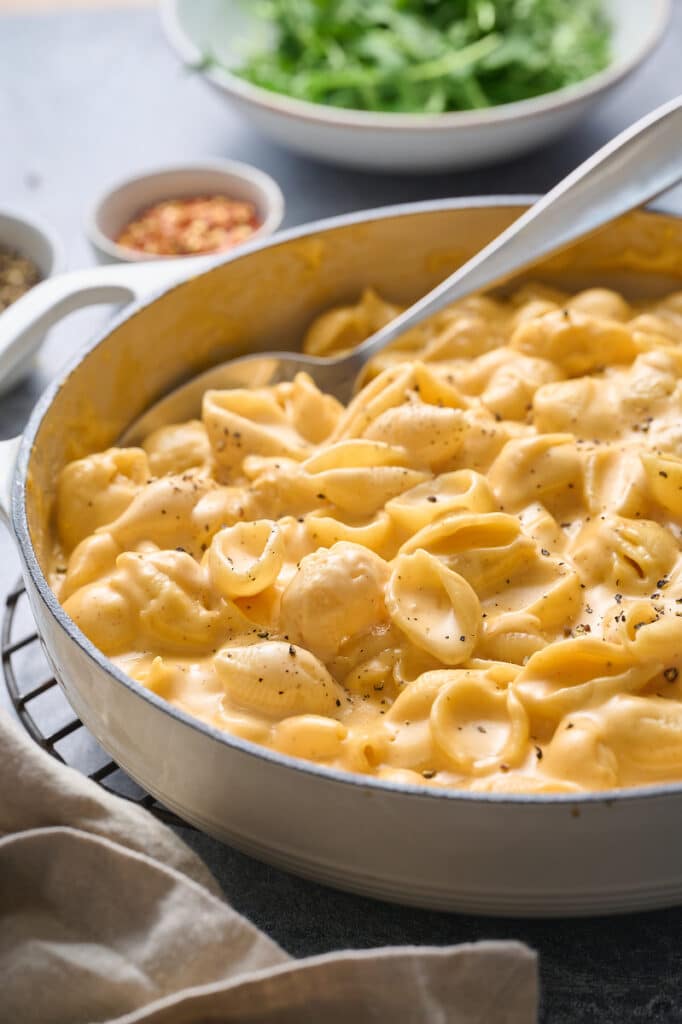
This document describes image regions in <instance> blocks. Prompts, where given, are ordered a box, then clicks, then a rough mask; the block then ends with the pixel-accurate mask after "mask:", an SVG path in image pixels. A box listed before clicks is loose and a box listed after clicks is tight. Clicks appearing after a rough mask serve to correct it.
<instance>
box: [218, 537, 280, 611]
mask: <svg viewBox="0 0 682 1024" xmlns="http://www.w3.org/2000/svg"><path fill="white" fill-rule="evenodd" d="M283 560H284V541H283V539H282V532H281V530H280V529H279V527H278V525H277V523H274V522H271V521H270V520H267V519H257V520H254V521H253V522H251V523H236V524H235V525H234V526H228V527H227V529H225V530H221V531H220V532H219V533H217V534H216V535H215V537H214V538H213V541H212V543H211V547H210V548H209V551H208V568H209V572H210V574H211V580H212V581H213V583H214V585H215V587H216V588H217V590H218V591H219V592H220V593H221V594H223V595H224V596H225V597H228V598H235V597H250V596H251V595H253V594H259V593H261V591H263V590H265V589H266V588H267V587H269V586H271V585H272V584H273V583H274V582H275V580H276V579H277V577H278V575H279V571H280V569H281V568H282V562H283Z"/></svg>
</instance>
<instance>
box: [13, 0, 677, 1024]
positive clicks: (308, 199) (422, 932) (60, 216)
mask: <svg viewBox="0 0 682 1024" xmlns="http://www.w3.org/2000/svg"><path fill="white" fill-rule="evenodd" d="M641 2H642V3H646V0H641ZM681 91H682V0H676V4H675V12H674V18H673V22H672V24H671V27H670V29H669V31H668V33H667V36H666V39H665V41H664V43H663V45H662V46H661V47H660V49H659V50H658V51H657V53H656V54H655V56H654V57H653V58H652V59H651V60H649V62H648V63H647V64H646V66H645V67H644V68H643V69H641V70H640V71H638V72H637V73H636V74H635V75H633V76H632V77H631V78H630V79H629V80H628V81H627V82H626V83H625V84H624V85H623V86H621V87H620V88H618V89H617V90H616V91H615V92H613V93H612V94H611V95H610V96H609V97H608V98H607V99H606V100H605V101H604V102H603V103H602V105H601V106H600V107H599V108H598V110H597V111H595V112H594V113H593V114H592V115H590V116H589V118H587V119H586V120H585V121H584V122H583V123H582V124H581V125H580V126H579V127H578V128H576V129H575V130H574V131H573V132H572V133H571V134H570V135H568V136H566V137H565V138H564V139H563V140H562V141H559V142H557V143H553V144H552V145H551V146H547V147H545V148H544V149H542V150H539V151H538V152H536V153H534V154H532V155H531V156H529V157H526V158H523V159H519V160H515V161H513V162H511V163H507V164H504V165H501V166H498V167H495V168H489V169H484V170H480V171H472V172H468V173H459V174H438V175H433V176H419V177H414V176H401V177H396V176H390V175H373V174H363V173H359V172H350V171H345V170H342V169H337V168H333V167H327V166H323V165H321V164H318V163H314V162H312V161H307V160H304V159H302V158H299V157H296V156H293V155H291V154H289V153H287V152H285V151H284V150H282V149H280V148H277V147H275V146H274V145H272V144H270V143H269V142H267V141H266V140H265V139H262V138H261V137H259V136H258V135H256V134H255V133H254V132H253V131H252V130H251V128H250V127H249V125H248V123H247V122H245V121H242V120H240V119H238V117H237V116H236V115H235V114H233V113H232V111H231V110H230V109H229V107H227V106H226V105H225V104H224V103H223V101H222V100H221V99H220V98H219V97H218V96H215V95H213V94H212V93H211V92H210V91H209V90H208V89H207V88H206V87H205V85H204V84H203V83H202V82H201V81H200V80H199V79H198V78H196V77H195V76H192V75H189V74H187V73H186V72H184V71H183V70H182V69H181V68H180V67H179V66H178V63H177V61H176V59H175V57H174V55H173V54H172V53H170V51H169V50H168V49H167V47H166V44H165V42H164V41H163V39H162V37H161V34H160V31H159V26H158V23H157V18H156V14H155V12H154V11H151V10H139V11H116V12H115V11H105V12H99V13H94V12H93V13H81V12H70V13H63V14H55V15H9V16H8V15H5V16H0V206H13V207H17V208H20V209H21V208H23V209H24V210H26V211H28V212H33V213H35V214H39V215H40V216H42V217H43V218H44V219H45V220H47V221H49V222H50V223H51V224H52V225H53V226H54V228H55V229H56V230H57V232H58V233H59V234H60V235H61V237H62V240H63V242H64V246H65V253H66V261H67V264H68V266H69V267H71V268H75V267H80V266H84V265H87V264H89V263H92V262H93V260H92V255H91V253H90V251H89V249H88V246H87V243H86V241H85V239H84V237H83V232H82V229H81V225H82V223H83V218H84V216H85V213H86V211H87V209H88V207H89V205H90V203H91V202H92V201H93V200H94V198H95V197H96V195H97V194H98V193H99V192H100V191H101V190H102V189H103V188H104V187H105V186H106V185H107V183H109V182H111V181H113V180H116V179H117V178H119V177H123V176H125V175H127V174H128V173H131V172H134V171H137V170H138V169H142V168H146V167H153V166H155V165H160V164H163V163H165V162H169V161H177V160H180V159H184V158H192V157H200V156H225V157H234V158H236V159H240V160H247V161H249V162H251V163H254V164H256V165H258V166H260V167H262V168H263V169H265V170H267V171H269V172H270V173H271V174H273V175H274V176H275V178H277V180H278V181H279V182H280V184H281V186H282V188H283V190H284V193H285V195H286V200H287V217H286V222H285V223H286V224H287V225H294V224H299V223H302V222H304V221H308V220H312V219H315V218H317V217H322V216H327V215H331V214H337V213H342V212H345V211H349V210H355V209H362V208H370V207H373V206H380V205H384V204H388V203H395V202H402V201H408V200H416V199H426V198H436V197H440V196H456V195H460V196H461V195H476V194H509V193H533V192H543V191H546V190H547V189H548V188H549V187H551V186H552V185H553V184H554V183H555V182H556V181H557V180H558V179H559V178H561V177H562V176H563V175H564V174H565V173H566V172H567V171H569V170H570V169H571V168H572V167H574V166H575V165H576V164H578V163H579V162H580V161H581V160H582V159H584V158H585V157H586V156H587V155H589V153H590V152H592V151H593V150H594V149H596V148H597V147H598V146H599V145H601V144H602V143H603V142H604V141H605V140H606V139H608V138H609V137H610V136H612V135H613V134H615V133H616V132H617V131H619V130H620V129H621V128H623V127H624V126H625V125H626V124H628V123H629V122H630V121H632V120H634V119H635V118H636V117H638V116H640V115H641V114H643V113H645V112H647V111H648V110H650V109H652V108H653V107H654V106H656V105H657V104H659V103H661V102H663V101H664V100H666V99H669V98H670V97H672V96H674V95H676V94H677V93H679V92H681ZM660 205H665V206H667V207H668V208H673V209H677V210H682V189H677V190H676V191H675V192H672V193H670V194H669V195H668V196H666V197H664V199H663V200H661V201H660ZM107 315H108V312H107V311H106V310H102V309H100V310H98V311H96V312H93V311H92V310H91V311H88V312H80V313H76V314H73V315H72V316H71V317H70V318H69V319H68V320H67V321H65V322H64V324H62V325H60V326H59V327H57V328H55V329H54V330H53V331H52V333H51V335H50V337H49V339H48V342H47V345H46V346H45V348H44V350H43V353H42V356H41V360H40V365H39V367H38V369H37V371H36V373H35V374H34V375H33V377H32V378H31V379H30V380H28V381H26V382H25V383H24V384H22V385H21V386H20V387H18V388H16V389H15V391H13V392H12V393H11V394H10V395H8V396H3V397H2V398H0V437H9V436H11V435H13V434H16V433H18V432H20V431H21V429H22V426H23V424H24V423H25V421H26V419H27V417H28V415H29V413H30V410H31V408H32V406H33V404H34V402H35V400H36V398H37V397H38V395H39V394H40V392H41V390H42V389H43V387H44V386H45V384H46V383H47V381H49V380H50V378H51V377H52V376H53V375H54V374H55V372H56V371H57V370H58V368H59V366H60V365H61V364H62V362H63V361H64V360H65V359H66V358H67V357H68V356H69V355H70V354H71V353H72V352H74V351H75V350H76V349H77V348H78V347H79V346H81V345H82V344H83V343H84V342H85V341H86V340H87V338H88V336H89V335H90V334H91V332H92V331H93V330H95V329H96V328H97V327H98V326H99V325H101V324H102V323H103V321H104V319H105V318H106V316H107ZM18 571H19V568H18V560H17V557H16V554H15V552H14V550H13V548H12V545H11V543H10V542H9V538H8V537H7V536H6V534H5V533H4V531H2V530H0V602H1V601H2V600H3V598H4V596H5V594H6V593H7V592H8V590H9V588H10V586H11V585H12V583H13V582H14V581H15V580H16V578H17V576H18ZM182 834H183V836H184V838H185V839H186V840H187V842H188V843H189V844H190V845H191V846H193V847H194V848H195V849H196V850H197V852H198V853H199V854H200V855H201V856H203V857H204V858H205V860H206V861H207V863H208V864H209V866H210V867H211V868H212V870H213V871H214V872H215V874H216V876H217V877H218V878H219V879H220V881H221V883H222V885H223V887H224V890H225V893H226V896H227V897H228V899H230V900H231V901H232V903H233V904H234V905H235V906H236V907H237V909H238V910H240V911H241V912H242V913H244V914H246V915H247V916H248V917H249V918H250V919H251V920H252V921H254V922H255V923H256V924H257V925H258V926H259V927H261V928H263V929H264V930H265V931H267V932H268V933H269V934H270V935H271V936H273V938H275V939H276V940H277V941H278V942H280V943H281V944H282V945H283V946H284V947H285V948H286V949H287V950H289V951H290V952H291V953H292V954H294V955H296V956H305V955H308V954H312V953H321V952H326V951H328V950H333V949H339V948H343V947H356V948H360V947H367V946H374V945H386V944H405V943H433V944H444V943H451V942H461V941H472V940H475V939H478V938H507V937H509V938H519V939H522V940H525V941H526V942H528V943H529V944H530V945H531V946H533V947H534V948H535V949H537V950H538V951H539V953H540V963H541V975H542V991H543V995H542V1012H541V1017H542V1020H543V1021H547V1022H549V1021H551V1022H555V1021H570V1022H576V1024H578V1022H586V1024H587V1022H593V1021H613V1022H619V1024H620V1022H624V1021H657V1022H658V1021H660V1022H664V1024H673V1022H676V1021H680V1022H682V909H679V910H670V911H662V912H657V913H649V914H638V915H632V916H627V917H621V918H616V919H605V918H602V919H589V920H588V919H585V920H578V921H572V920H558V921H529V920H497V919H485V918H475V917H467V916H463V915H456V914H436V913H430V912H429V913H427V912H422V911H417V910H411V909H405V908H400V907H396V906H391V905H388V904H383V903H378V902H373V901H370V900H365V899H361V898H358V897H354V896H348V895H345V894H343V893H339V892H335V891H333V890H331V889H327V888H324V887H322V886H317V885H313V884H311V883H308V882H303V881H301V880H299V879H297V878H294V877H292V876H290V875H287V874H285V873H283V872H280V871H276V870H274V869H273V868H270V867H267V866H265V865H263V864H260V863H258V862H256V861H254V860H251V859H250V858H248V857H245V856H243V855H242V854H239V853H237V852H236V851H234V850H232V849H230V848H228V847H226V846H223V845H222V844H220V843H218V842H215V841H214V840H212V839H209V838H208V837H206V836H202V835H200V834H197V833H192V832H189V831H185V830H183V831H182Z"/></svg>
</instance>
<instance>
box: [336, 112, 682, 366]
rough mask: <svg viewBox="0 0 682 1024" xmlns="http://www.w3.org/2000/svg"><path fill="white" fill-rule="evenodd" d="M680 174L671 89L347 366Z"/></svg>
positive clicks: (681, 118) (681, 116)
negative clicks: (669, 97) (666, 99)
mask: <svg viewBox="0 0 682 1024" xmlns="http://www.w3.org/2000/svg"><path fill="white" fill-rule="evenodd" d="M681 178H682V96H678V97H677V98H676V99H674V100H671V101H670V102H669V103H665V104H663V106H661V107H658V108H657V109H656V110H654V111H652V112H651V113H650V114H647V115H646V117H643V118H641V120H639V121H637V122H635V124H633V125H631V126H630V127H629V128H626V129H625V131H623V132H621V133H620V135H617V136H616V137H615V138H614V139H612V140H611V141H610V142H607V144H606V145H605V146H602V148H601V149H600V150H598V151H597V152H596V153H595V154H594V155H593V156H591V157H589V159H587V160H585V162H584V163H582V164H580V166H579V167H577V168H576V169H575V170H574V171H572V172H571V173H570V174H569V175H568V176H567V177H566V178H564V179H563V181H561V182H559V184H558V185H556V186H555V187H554V188H553V189H552V191H551V192H548V193H547V195H545V196H543V197H542V199H539V200H538V202H537V203H535V204H534V205H533V206H531V207H530V209H529V210H527V211H526V212H525V213H524V214H522V215H521V216H520V217H519V218H518V219H517V220H515V221H514V223H513V224H511V225H510V227H508V228H507V229H506V230H505V231H503V232H502V234H501V235H498V236H497V238H495V239H493V241H492V242H490V243H489V245H486V246H485V248H483V249H481V250H480V252H478V253H476V255H475V256H473V257H472V259H470V260H468V262H467V263H465V264H464V265H463V266H462V267H460V268H459V269H458V270H456V271H455V272H454V274H451V275H450V277H448V278H446V279H445V281H442V282H441V284H439V285H437V286H436V287H435V288H434V289H432V291H430V292H428V293H427V294H426V295H424V296H423V298H421V299H419V301H418V302H415V303H414V305H412V306H410V307H409V309H406V310H405V312H404V313H401V315H400V316H398V317H396V318H395V320H392V321H391V322H390V323H389V324H387V325H386V326H385V327H383V328H382V329H381V330H379V331H377V332H376V333H375V334H373V335H371V337H369V338H367V340H366V341H365V342H363V344H362V345H361V346H359V348H357V349H356V350H355V352H354V354H353V357H354V358H353V362H354V366H353V371H354V372H358V371H359V370H360V369H361V368H362V367H363V366H364V365H365V363H366V362H367V361H368V360H369V359H371V358H372V356H374V355H376V353H377V352H379V351H381V349H383V348H384V347H385V346H386V345H388V344H389V343H390V342H391V341H394V340H395V338H397V337H398V336H399V335H400V334H403V333H404V332H405V331H406V330H408V329H409V328H410V327H414V326H415V325H416V324H418V323H420V322H421V321H422V320H424V319H425V318H426V317H428V316H431V315H432V314H433V313H437V312H438V311H439V310H441V309H443V307H444V306H447V305H449V304H450V303H451V302H454V301H455V299H460V298H462V297H463V296H465V295H470V294H471V293H472V292H477V291H480V290H481V289H482V288H487V287H489V286H490V285H492V284H496V283H499V282H500V281H501V280H503V279H504V278H506V277H509V276H510V275H511V274H513V273H516V272H517V271H518V270H522V269H523V268H524V267H526V266H528V265H529V264H530V263H534V262H535V261H536V260H538V259H540V258H541V257H543V256H547V255H548V254H549V253H553V252H556V251H557V250H559V249H562V248H564V247H565V246H567V245H569V244H570V243H571V242H574V241H576V239H578V238H582V237H584V236H585V235H588V234H590V233H591V232H592V231H595V230H596V229H597V228H599V227H601V226H602V225H603V224H606V223H607V222H609V221H611V220H614V219H615V218H616V217H619V216H620V215H621V214H623V213H626V212H627V211H628V210H632V209H634V208H635V207H637V206H642V205H643V204H644V203H646V202H648V201H649V200H650V199H653V198H654V197H655V196H657V195H659V194H660V193H661V192H665V191H666V190H667V189H669V188H671V187H672V186H673V185H675V184H676V183H677V182H678V181H679V180H680V179H681ZM349 368H350V367H349Z"/></svg>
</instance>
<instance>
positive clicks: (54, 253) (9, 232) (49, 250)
mask: <svg viewBox="0 0 682 1024" xmlns="http://www.w3.org/2000/svg"><path fill="white" fill-rule="evenodd" d="M0 249H9V250H10V251H12V252H16V253H18V254H19V255H20V256H24V257H25V258H26V259H28V260H31V262H32V263H35V265H36V267H37V268H38V270H39V271H40V277H41V280H43V281H44V280H45V279H46V278H48V277H53V276H54V274H56V273H58V272H59V271H60V270H62V269H63V262H64V260H63V255H62V247H61V244H60V242H59V241H58V239H57V236H56V235H55V234H54V232H53V231H52V229H51V228H49V227H48V226H47V225H46V224H43V223H41V222H40V221H39V220H36V218H35V217H29V216H27V215H26V214H25V213H20V212H19V211H18V210H6V209H3V208H0Z"/></svg>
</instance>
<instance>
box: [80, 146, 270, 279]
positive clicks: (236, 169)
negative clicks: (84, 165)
mask: <svg viewBox="0 0 682 1024" xmlns="http://www.w3.org/2000/svg"><path fill="white" fill-rule="evenodd" d="M181 171H186V172H191V171H217V172H219V173H223V174H229V175H231V176H233V177H235V178H242V179H243V180H244V181H250V182H251V183H252V184H254V185H255V186H256V187H257V188H258V190H259V191H260V193H261V195H262V201H263V210H264V212H265V216H264V218H263V221H262V223H261V224H260V226H259V227H258V229H257V230H256V231H254V233H253V235H251V236H250V237H249V239H248V240H249V241H251V240H252V239H256V238H264V237H265V236H266V235H271V234H274V232H275V231H276V230H277V228H278V227H279V226H280V224H281V223H282V220H283V218H284V209H285V200H284V195H283V193H282V190H281V188H280V187H279V185H278V184H277V182H276V181H275V179H274V178H273V177H271V176H270V175H269V174H267V173H266V172H265V171H262V170H261V169H260V168H259V167H254V166H253V164H246V163H243V162H242V161H240V160H226V159H220V158H217V157H216V158H213V159H202V160H191V161H186V160H182V161H178V162H177V163H170V164H164V165H163V166H159V167H150V168H148V169H147V170H144V171H140V172H139V173H138V174H133V175H130V176H128V177H126V178H122V179H119V180H118V181H115V182H113V183H112V184H111V185H109V186H108V187H107V188H106V189H105V190H104V191H103V192H101V193H100V195H99V197H98V198H97V199H96V200H95V202H94V203H93V205H92V206H91V208H90V212H89V213H88V215H87V216H86V218H85V232H86V234H87V236H88V238H89V239H90V241H91V242H92V244H93V245H94V246H95V247H96V248H98V249H100V250H101V251H102V252H104V253H106V254H107V255H108V256H112V257H114V259H116V260H119V261H121V262H125V263H138V262H144V261H147V260H172V259H177V258H178V257H176V256H156V255H152V254H151V253H144V252H138V251H137V250H134V249H128V248H126V246H123V245H118V243H117V242H114V241H113V239H111V238H109V236H108V235H106V234H105V233H104V232H103V231H102V229H101V228H100V226H99V214H100V210H101V208H102V206H103V205H104V203H105V202H106V201H107V199H109V197H110V196H112V195H113V194H114V193H116V192H123V191H125V190H126V189H127V188H129V187H130V186H132V185H136V184H137V183H138V182H141V181H148V180H149V179H151V178H156V177H160V176H161V175H164V174H172V173H173V172H181ZM168 198H169V199H172V198H174V197H173V196H171V195H169V196H168ZM235 249H241V244H240V245H238V246H235ZM197 255H198V257H201V256H204V257H205V256H206V255H207V254H206V253H199V254H197ZM209 255H210V254H209ZM189 258H190V259H191V257H189Z"/></svg>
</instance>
